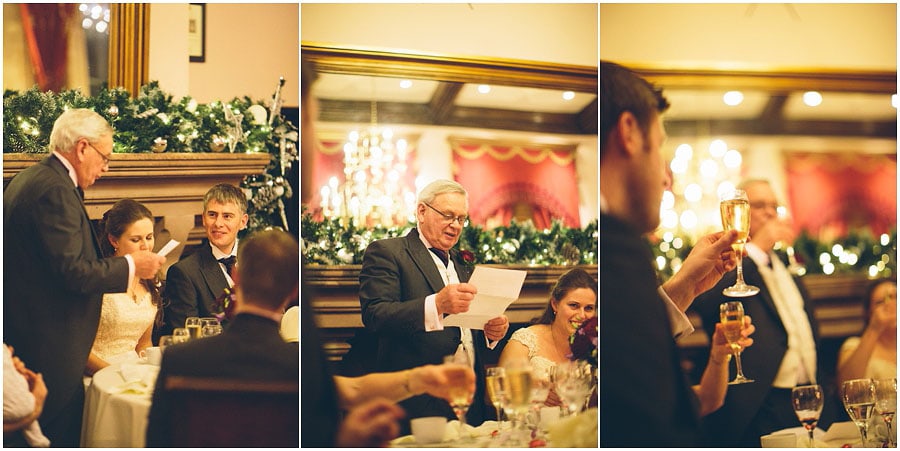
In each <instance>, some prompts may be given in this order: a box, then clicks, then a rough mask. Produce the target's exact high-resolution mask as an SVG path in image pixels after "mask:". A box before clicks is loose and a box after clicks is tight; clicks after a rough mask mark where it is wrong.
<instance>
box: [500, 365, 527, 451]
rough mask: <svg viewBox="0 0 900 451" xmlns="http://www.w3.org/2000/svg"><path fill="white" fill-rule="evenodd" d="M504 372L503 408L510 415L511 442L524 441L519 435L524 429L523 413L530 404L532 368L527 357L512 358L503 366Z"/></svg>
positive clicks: (525, 412) (524, 413)
mask: <svg viewBox="0 0 900 451" xmlns="http://www.w3.org/2000/svg"><path fill="white" fill-rule="evenodd" d="M504 369H505V372H506V385H505V386H504V393H505V397H504V403H505V405H504V408H505V409H508V410H509V412H510V413H512V415H510V417H511V418H512V422H513V426H512V430H513V435H512V437H511V438H512V440H513V442H523V443H524V442H525V441H524V440H520V437H519V436H520V435H522V434H523V431H524V429H525V426H524V424H525V421H524V420H525V415H526V414H527V413H528V408H529V407H530V406H531V387H532V384H533V382H532V372H531V371H532V369H531V363H530V362H528V360H527V359H514V360H512V361H510V362H508V363H507V364H506V366H505V367H504Z"/></svg>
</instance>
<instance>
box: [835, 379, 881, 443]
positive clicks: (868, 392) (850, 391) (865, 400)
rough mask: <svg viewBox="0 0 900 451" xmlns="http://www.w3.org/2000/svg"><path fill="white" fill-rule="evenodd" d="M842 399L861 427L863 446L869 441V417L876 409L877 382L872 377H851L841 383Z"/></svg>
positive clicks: (848, 411)
mask: <svg viewBox="0 0 900 451" xmlns="http://www.w3.org/2000/svg"><path fill="white" fill-rule="evenodd" d="M841 401H842V402H843V403H844V408H845V409H847V414H849V415H850V419H851V420H853V422H854V423H856V427H858V428H859V436H860V438H861V439H862V446H863V447H866V444H867V443H868V437H867V436H868V432H869V418H870V417H871V416H872V411H874V410H875V384H873V383H872V379H851V380H849V381H845V382H844V383H843V384H841Z"/></svg>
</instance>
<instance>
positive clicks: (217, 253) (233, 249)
mask: <svg viewBox="0 0 900 451" xmlns="http://www.w3.org/2000/svg"><path fill="white" fill-rule="evenodd" d="M209 247H210V248H212V254H213V258H215V259H216V260H219V259H223V258H225V257H230V256H232V255H233V256H235V257H237V248H238V239H237V238H235V239H234V246H232V247H231V253H230V254H226V253H224V252H222V251H220V250H219V248H217V247H216V246H215V245H214V244H212V241H210V242H209Z"/></svg>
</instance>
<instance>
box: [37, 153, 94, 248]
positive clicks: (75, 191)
mask: <svg viewBox="0 0 900 451" xmlns="http://www.w3.org/2000/svg"><path fill="white" fill-rule="evenodd" d="M41 163H43V164H46V165H47V166H48V167H50V168H51V169H53V172H54V173H56V175H57V176H59V177H60V178H61V179H63V180H65V182H64V183H68V184H70V185H71V183H72V178H71V177H69V170H68V169H66V166H65V165H64V164H63V163H62V162H61V161H59V158H58V157H57V156H56V155H54V154H51V155H49V156H47V157H46V158H44V160H43V161H42V162H41ZM83 194H84V191H82V190H81V189H80V188H79V187H78V186H74V187H73V188H72V197H74V200H73V201H72V203H73V204H75V203H77V204H78V205H80V206H81V213H82V214H83V215H84V216H83V219H84V223H85V224H87V228H88V229H89V230H90V232H91V233H90V235H91V244H93V245H94V253H95V254H96V256H97V258H98V259H100V258H103V252H102V251H101V250H100V237H98V236H97V231H96V230H94V227H93V224H92V223H91V217H90V216H89V215H88V213H87V209H85V208H84V197H82V196H83Z"/></svg>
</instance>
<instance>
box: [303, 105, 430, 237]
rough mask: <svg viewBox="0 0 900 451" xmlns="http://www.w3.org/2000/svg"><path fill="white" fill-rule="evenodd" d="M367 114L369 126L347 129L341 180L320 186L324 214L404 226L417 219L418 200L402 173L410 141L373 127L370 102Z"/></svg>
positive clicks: (345, 220)
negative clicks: (369, 116) (416, 205)
mask: <svg viewBox="0 0 900 451" xmlns="http://www.w3.org/2000/svg"><path fill="white" fill-rule="evenodd" d="M371 117H372V124H371V125H370V126H369V127H368V129H364V130H361V131H358V130H354V131H351V132H350V134H349V136H348V138H347V142H346V143H345V144H344V161H343V162H344V177H343V178H344V179H343V180H338V177H331V179H330V180H329V181H328V184H327V185H325V186H323V187H322V189H321V191H320V193H321V195H322V203H321V207H322V214H323V216H325V217H326V218H339V219H340V220H341V223H343V224H348V223H350V221H353V222H354V223H355V224H356V225H357V226H367V227H372V226H375V225H382V226H385V227H391V226H396V225H405V224H406V223H408V222H411V221H415V211H414V210H415V201H416V197H415V193H414V192H413V190H412V189H410V186H409V184H408V183H407V177H406V174H407V170H408V169H409V164H408V163H407V159H408V157H409V152H408V151H409V148H408V146H409V144H408V143H407V141H406V140H405V139H398V140H396V142H395V141H394V133H393V130H391V129H390V128H379V127H378V126H377V121H378V112H377V109H376V105H375V102H374V101H373V102H372V111H371Z"/></svg>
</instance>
